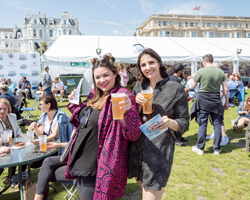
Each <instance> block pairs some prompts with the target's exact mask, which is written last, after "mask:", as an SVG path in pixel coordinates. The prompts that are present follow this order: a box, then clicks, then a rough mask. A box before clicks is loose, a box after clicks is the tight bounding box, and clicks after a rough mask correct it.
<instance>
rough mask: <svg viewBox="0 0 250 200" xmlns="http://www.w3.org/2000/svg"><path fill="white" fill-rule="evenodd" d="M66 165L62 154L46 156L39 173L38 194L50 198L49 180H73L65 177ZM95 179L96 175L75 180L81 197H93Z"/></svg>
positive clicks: (90, 199) (87, 199)
mask: <svg viewBox="0 0 250 200" xmlns="http://www.w3.org/2000/svg"><path fill="white" fill-rule="evenodd" d="M66 167H67V166H66V163H61V162H60V156H52V157H48V158H46V159H45V160H44V161H43V164H42V167H41V170H40V172H39V174H38V180H37V188H36V194H40V195H44V197H43V199H45V200H46V199H47V198H48V191H49V189H48V187H49V182H72V181H70V180H68V179H66V178H65V171H66ZM95 179H96V177H95V176H87V177H83V176H80V177H77V178H76V181H74V182H76V188H77V191H78V193H79V195H80V197H81V199H84V200H92V199H93V196H94V191H95Z"/></svg>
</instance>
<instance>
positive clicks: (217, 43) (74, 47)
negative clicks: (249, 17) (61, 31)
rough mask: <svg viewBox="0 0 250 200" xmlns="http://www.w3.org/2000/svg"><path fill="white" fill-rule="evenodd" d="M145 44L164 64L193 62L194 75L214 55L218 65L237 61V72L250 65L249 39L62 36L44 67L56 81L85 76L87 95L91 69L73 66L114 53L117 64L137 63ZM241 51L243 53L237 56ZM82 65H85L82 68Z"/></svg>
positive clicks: (53, 46) (84, 88) (47, 53)
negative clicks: (62, 77) (63, 76)
mask: <svg viewBox="0 0 250 200" xmlns="http://www.w3.org/2000/svg"><path fill="white" fill-rule="evenodd" d="M135 44H141V45H143V46H144V47H145V48H152V49H154V50H155V51H156V52H157V53H158V54H159V55H160V56H161V58H162V60H163V62H169V61H190V62H191V73H194V72H196V71H197V62H198V61H201V60H202V57H203V56H204V55H205V54H208V53H211V54H213V56H214V60H215V61H218V62H220V61H233V63H234V69H233V70H234V72H238V66H239V61H242V62H248V61H250V39H248V38H178V37H176V38H174V37H133V36H61V37H59V38H58V39H57V40H56V41H55V42H54V43H53V44H52V46H51V47H50V48H49V49H48V50H47V51H46V52H45V54H44V55H43V56H42V62H43V65H49V66H50V74H51V75H52V77H55V76H59V75H60V74H66V73H83V75H84V82H83V86H84V87H83V94H84V95H86V94H88V92H89V91H90V89H91V87H92V73H91V66H90V65H82V66H72V64H71V63H82V62H89V61H90V60H91V59H92V58H95V57H98V55H97V53H96V49H98V48H99V49H101V55H103V54H105V53H112V55H113V56H114V57H115V58H116V62H123V63H136V61H137V57H138V55H139V52H138V51H137V50H136V48H134V47H133V45H135ZM237 48H238V49H242V52H241V54H237V53H236V52H237ZM80 65H81V64H80Z"/></svg>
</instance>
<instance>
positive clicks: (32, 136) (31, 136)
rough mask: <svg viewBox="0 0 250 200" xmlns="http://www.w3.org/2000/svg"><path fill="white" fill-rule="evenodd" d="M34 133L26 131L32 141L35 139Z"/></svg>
mask: <svg viewBox="0 0 250 200" xmlns="http://www.w3.org/2000/svg"><path fill="white" fill-rule="evenodd" d="M34 133H35V131H33V130H31V131H26V134H27V136H28V137H30V138H31V139H32V140H33V139H34ZM27 143H31V142H30V141H29V140H28V141H27Z"/></svg>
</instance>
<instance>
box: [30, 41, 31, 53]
mask: <svg viewBox="0 0 250 200" xmlns="http://www.w3.org/2000/svg"><path fill="white" fill-rule="evenodd" d="M30 51H31V43H30Z"/></svg>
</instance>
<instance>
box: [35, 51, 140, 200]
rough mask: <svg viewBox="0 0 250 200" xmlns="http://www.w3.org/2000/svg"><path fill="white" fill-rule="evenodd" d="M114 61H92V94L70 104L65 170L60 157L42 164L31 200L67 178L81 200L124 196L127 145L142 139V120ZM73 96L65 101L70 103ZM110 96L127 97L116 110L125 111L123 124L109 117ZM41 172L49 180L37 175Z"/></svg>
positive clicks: (110, 110) (110, 112) (110, 199)
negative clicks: (71, 128) (70, 140)
mask: <svg viewBox="0 0 250 200" xmlns="http://www.w3.org/2000/svg"><path fill="white" fill-rule="evenodd" d="M114 62H115V59H114V58H113V57H112V55H111V54H109V55H105V56H103V59H101V60H98V59H93V60H92V61H91V63H92V64H93V68H92V74H93V80H94V89H93V90H91V92H90V94H89V96H88V98H87V99H86V101H84V102H81V103H80V105H75V104H69V105H68V109H69V110H70V111H71V112H72V117H71V120H70V122H71V123H72V124H73V125H74V127H75V129H74V131H73V132H74V133H75V134H74V136H73V137H74V141H73V143H72V146H71V149H70V153H69V159H68V162H67V165H66V164H65V163H60V161H59V157H56V158H48V159H45V160H44V162H43V166H42V168H41V171H40V173H39V176H38V184H37V192H36V197H35V200H38V199H42V198H43V194H44V191H45V190H44V188H45V187H47V185H48V183H49V182H50V181H51V182H53V181H70V179H69V178H71V180H72V179H74V182H75V183H76V187H77V190H78V193H79V195H80V197H81V198H82V199H84V200H92V199H95V200H114V199H118V198H120V197H122V196H123V195H124V191H125V187H126V184H127V172H128V169H127V165H128V163H127V162H128V161H127V160H128V142H129V141H130V140H131V141H135V140H136V139H138V138H139V137H140V134H141V131H140V128H139V127H140V126H141V121H140V117H139V114H138V109H137V105H136V102H135V96H134V95H133V94H132V93H131V92H130V91H129V90H128V89H126V88H124V87H121V86H120V80H121V79H120V75H119V73H118V71H117V69H116V68H115V66H114ZM74 92H75V91H73V92H72V93H71V95H69V99H72V98H73V96H74ZM111 93H125V94H126V95H125V96H124V98H125V100H124V101H123V102H120V103H119V104H123V106H121V108H120V109H122V110H123V111H125V113H124V117H123V119H121V120H114V119H113V117H112V102H111ZM72 135H73V134H72ZM42 171H44V172H45V171H46V173H47V174H49V175H48V176H47V177H42V176H40V174H42V173H41V172H42ZM64 175H65V176H64ZM65 177H66V178H65ZM67 178H68V179H67ZM39 188H42V189H39Z"/></svg>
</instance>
